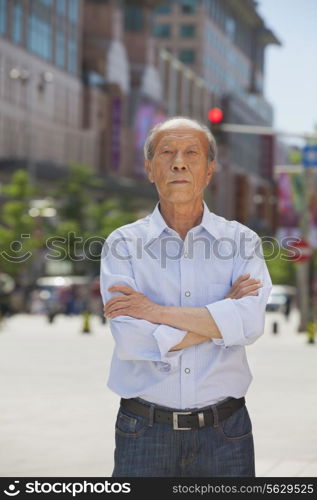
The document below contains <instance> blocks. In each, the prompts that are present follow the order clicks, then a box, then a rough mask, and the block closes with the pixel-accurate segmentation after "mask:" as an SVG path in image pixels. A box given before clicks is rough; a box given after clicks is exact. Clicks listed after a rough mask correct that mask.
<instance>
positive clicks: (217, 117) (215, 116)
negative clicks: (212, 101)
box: [208, 108, 223, 124]
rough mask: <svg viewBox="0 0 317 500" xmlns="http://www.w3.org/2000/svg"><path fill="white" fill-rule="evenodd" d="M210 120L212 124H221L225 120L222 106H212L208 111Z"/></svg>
mask: <svg viewBox="0 0 317 500" xmlns="http://www.w3.org/2000/svg"><path fill="white" fill-rule="evenodd" d="M208 120H209V121H210V123H212V124H219V123H221V122H222V120H223V111H222V109H220V108H211V109H210V110H209V112H208Z"/></svg>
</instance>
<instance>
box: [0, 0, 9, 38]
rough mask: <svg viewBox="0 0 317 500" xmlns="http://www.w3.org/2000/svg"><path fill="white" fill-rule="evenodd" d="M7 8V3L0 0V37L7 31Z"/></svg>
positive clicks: (5, 0)
mask: <svg viewBox="0 0 317 500" xmlns="http://www.w3.org/2000/svg"><path fill="white" fill-rule="evenodd" d="M7 8H8V1H7V0H0V35H4V34H5V33H6V31H7Z"/></svg>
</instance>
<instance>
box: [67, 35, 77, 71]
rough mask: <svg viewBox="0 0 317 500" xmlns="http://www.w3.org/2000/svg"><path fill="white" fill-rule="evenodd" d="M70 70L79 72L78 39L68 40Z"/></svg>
mask: <svg viewBox="0 0 317 500" xmlns="http://www.w3.org/2000/svg"><path fill="white" fill-rule="evenodd" d="M68 71H69V72H70V73H73V74H74V75H76V74H77V41H76V40H69V41H68Z"/></svg>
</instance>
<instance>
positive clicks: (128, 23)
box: [124, 7, 144, 31]
mask: <svg viewBox="0 0 317 500" xmlns="http://www.w3.org/2000/svg"><path fill="white" fill-rule="evenodd" d="M143 25H144V16H143V11H142V9H140V8H138V7H125V9H124V27H125V29H126V30H128V31H142V29H143Z"/></svg>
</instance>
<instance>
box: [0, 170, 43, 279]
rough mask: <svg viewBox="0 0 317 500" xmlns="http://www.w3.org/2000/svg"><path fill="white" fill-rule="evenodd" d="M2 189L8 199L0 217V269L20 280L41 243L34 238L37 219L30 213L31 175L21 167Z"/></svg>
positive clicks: (32, 190)
mask: <svg viewBox="0 0 317 500" xmlns="http://www.w3.org/2000/svg"><path fill="white" fill-rule="evenodd" d="M2 192H3V194H4V195H5V196H6V198H7V200H6V201H5V202H4V203H3V205H2V209H1V216H0V241H1V252H0V270H1V271H2V272H5V273H8V274H10V275H11V276H12V277H14V278H16V279H18V277H19V276H20V275H21V273H22V272H23V271H25V268H26V267H28V266H29V265H30V263H31V262H32V260H33V258H34V252H35V250H36V249H37V248H38V247H39V245H41V242H39V240H38V238H35V237H34V231H35V229H36V228H35V222H34V219H33V218H32V217H31V216H30V215H29V209H30V199H31V197H32V195H33V193H34V189H33V188H32V187H31V186H30V184H29V178H28V174H27V173H26V172H25V171H24V170H18V171H16V172H15V173H14V175H13V177H12V182H11V183H10V184H8V185H6V186H4V187H3V189H2Z"/></svg>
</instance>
